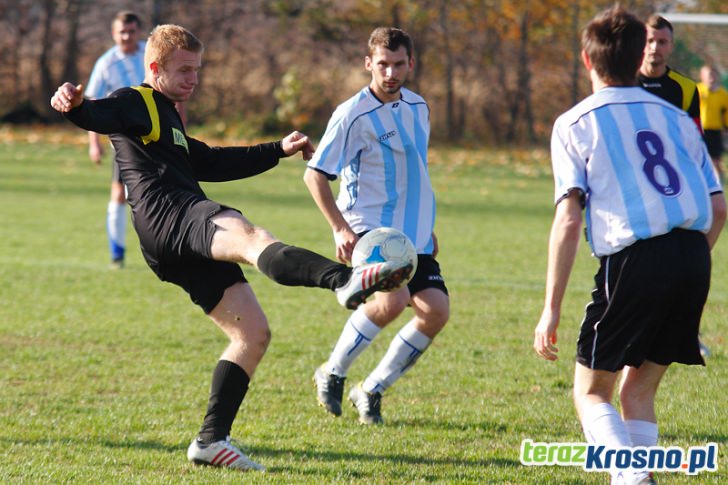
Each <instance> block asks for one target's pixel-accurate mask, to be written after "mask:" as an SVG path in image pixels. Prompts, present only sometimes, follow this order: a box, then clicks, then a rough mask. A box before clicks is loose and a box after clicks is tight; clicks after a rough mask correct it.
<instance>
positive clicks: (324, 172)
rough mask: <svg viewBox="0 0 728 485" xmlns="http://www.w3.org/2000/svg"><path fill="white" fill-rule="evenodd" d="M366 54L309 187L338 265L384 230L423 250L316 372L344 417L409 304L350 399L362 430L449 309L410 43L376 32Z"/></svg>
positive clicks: (426, 117) (324, 396)
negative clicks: (362, 74)
mask: <svg viewBox="0 0 728 485" xmlns="http://www.w3.org/2000/svg"><path fill="white" fill-rule="evenodd" d="M368 47H369V53H368V55H367V56H366V57H365V61H364V65H365V68H366V69H367V71H369V72H371V73H372V80H371V83H370V84H369V86H367V87H365V88H364V89H362V90H361V91H360V92H358V93H357V94H355V95H354V96H353V97H352V98H350V99H349V100H348V101H346V102H344V103H343V104H341V105H340V106H339V107H338V108H337V109H336V111H335V112H334V114H333V115H332V117H331V120H330V121H329V124H328V127H327V128H326V133H325V134H324V136H323V138H322V140H321V143H320V144H319V147H318V149H317V151H316V153H315V154H314V156H313V158H312V159H311V161H310V162H309V163H308V169H307V170H306V173H305V175H304V180H305V182H306V185H307V186H308V189H309V191H310V192H311V195H312V196H313V199H314V201H315V202H316V204H317V205H318V207H319V209H320V210H321V212H322V213H323V215H324V217H325V218H326V220H327V221H328V223H329V225H330V226H331V229H332V231H333V233H334V241H335V244H336V256H337V258H338V259H339V260H340V261H350V260H351V254H352V250H353V248H354V245H355V244H356V242H357V241H358V239H359V237H360V236H362V235H363V234H364V233H366V232H367V231H370V230H372V229H374V228H377V227H381V226H386V227H393V228H395V229H398V230H400V231H402V232H404V233H405V234H407V236H408V237H409V238H410V239H411V240H412V242H413V243H414V245H415V247H416V248H417V252H418V266H417V271H416V273H415V275H414V277H413V278H412V280H411V281H410V282H409V284H408V285H407V287H404V288H401V289H399V290H398V291H396V292H392V293H381V292H380V293H376V294H375V298H374V299H373V300H371V301H370V302H368V303H366V304H365V305H361V306H359V307H358V308H357V309H356V311H354V313H352V315H351V317H350V318H349V319H348V321H347V323H346V324H345V326H344V330H343V332H342V334H341V336H340V337H339V340H338V342H337V343H336V346H335V347H334V350H333V352H332V353H331V355H330V356H329V359H328V361H327V362H325V363H324V364H323V365H322V366H321V367H319V368H318V369H316V372H315V374H314V381H315V383H316V387H317V397H318V401H319V403H320V404H321V405H322V406H323V407H324V408H325V409H326V410H327V411H328V412H329V413H331V414H333V415H335V416H339V415H341V401H342V398H343V392H344V380H345V378H346V375H347V372H348V370H349V367H350V366H351V364H352V363H353V362H354V360H355V359H356V358H357V357H358V356H359V355H360V354H361V353H362V352H363V351H364V349H366V348H367V347H368V346H369V344H370V343H371V342H372V340H373V339H374V338H375V337H376V336H377V334H379V332H380V331H381V329H382V328H384V327H385V326H386V325H388V324H389V323H390V322H392V321H393V320H394V319H395V318H397V317H398V316H399V315H400V314H401V313H402V311H404V309H405V308H406V307H407V305H410V306H411V307H412V309H413V310H414V313H415V315H414V318H412V320H410V321H409V323H407V324H406V325H405V326H404V327H403V328H402V329H401V330H400V331H399V333H398V334H397V336H396V337H395V338H394V340H393V341H392V343H391V345H390V347H389V350H388V351H387V353H386V354H385V355H384V357H383V359H382V360H381V362H380V363H379V365H378V366H377V367H376V368H375V369H374V370H373V371H372V372H371V373H370V374H369V376H368V377H367V378H366V379H365V380H364V381H363V382H360V383H359V384H357V385H356V386H354V387H353V388H352V389H351V392H350V393H349V400H350V401H351V402H352V403H353V404H354V406H355V407H356V408H357V410H358V412H359V420H360V422H362V423H364V424H377V423H381V422H382V416H381V400H382V394H383V393H384V391H385V390H386V389H387V388H389V387H390V386H392V385H393V384H394V383H395V382H396V381H397V379H399V378H400V377H401V376H402V375H403V374H404V373H405V372H406V371H407V370H408V369H410V368H411V367H412V365H414V363H415V362H416V361H417V359H418V358H419V357H420V355H422V353H423V352H424V351H425V350H426V349H427V347H428V346H429V345H430V343H431V342H432V340H433V339H434V338H435V336H436V335H437V334H438V333H439V332H440V330H442V328H443V327H444V326H445V324H446V323H447V320H448V318H449V313H450V303H449V298H448V292H447V288H446V287H445V282H444V280H443V278H442V276H441V274H440V267H439V265H438V263H437V261H436V260H435V257H436V256H437V253H438V245H437V238H436V237H435V234H434V225H435V197H434V195H433V192H432V185H431V183H430V178H429V175H428V171H427V148H428V142H429V136H430V112H429V108H428V106H427V103H426V102H425V100H424V99H422V97H420V96H419V95H417V94H415V93H413V92H412V91H410V90H408V89H406V88H404V87H403V85H404V83H405V82H406V81H407V78H408V76H409V74H410V72H411V71H412V69H413V68H414V57H413V44H412V40H411V39H410V37H409V36H408V35H407V34H406V33H405V32H404V31H402V30H400V29H395V28H378V29H375V30H374V31H373V32H372V34H371V36H370V38H369V44H368ZM337 177H341V182H340V191H339V196H338V200H335V199H334V195H333V192H332V189H331V186H330V181H333V180H335V179H336V178H337Z"/></svg>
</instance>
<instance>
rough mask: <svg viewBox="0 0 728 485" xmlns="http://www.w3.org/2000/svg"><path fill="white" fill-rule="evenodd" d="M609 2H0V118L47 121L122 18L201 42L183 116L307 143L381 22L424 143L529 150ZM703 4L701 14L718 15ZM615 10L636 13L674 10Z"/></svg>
mask: <svg viewBox="0 0 728 485" xmlns="http://www.w3.org/2000/svg"><path fill="white" fill-rule="evenodd" d="M611 3H612V2H606V1H605V2H592V1H586V0H575V1H566V0H541V1H538V2H535V1H530V0H512V1H506V0H459V1H448V0H420V1H408V0H401V1H397V0H395V1H382V0H351V1H350V0H267V1H266V0H245V1H243V0H194V1H192V0H129V1H112V0H101V1H93V0H0V32H2V35H0V56H2V58H1V59H0V83H2V89H0V116H3V117H4V118H3V119H5V120H6V121H7V120H13V119H32V118H33V117H34V116H37V117H38V118H39V119H40V120H43V121H50V122H52V121H57V120H58V119H59V118H58V116H56V115H54V114H53V113H51V112H50V111H49V106H48V99H49V98H50V96H51V94H52V92H53V91H54V90H55V87H56V86H57V85H58V84H59V83H60V82H61V81H63V80H69V81H72V82H77V83H78V82H83V83H85V82H86V81H87V80H88V76H89V74H90V72H91V68H92V67H93V63H94V61H95V60H96V58H97V57H98V56H99V55H101V54H102V53H103V52H104V51H105V50H106V49H108V48H109V47H110V46H111V45H112V40H111V36H110V20H111V18H112V17H113V15H114V14H115V13H116V12H117V11H118V10H121V9H133V10H135V11H136V12H137V13H139V14H140V15H141V16H142V17H143V18H144V19H147V21H146V25H145V29H146V30H147V31H148V30H149V29H150V28H151V27H152V26H154V25H156V24H159V23H177V24H180V25H183V26H185V27H187V28H188V29H190V30H191V31H192V32H194V33H195V34H196V35H197V36H198V37H199V38H200V39H201V40H202V41H203V42H204V43H205V46H206V51H205V56H204V59H203V60H204V67H203V72H202V83H201V86H200V87H199V90H198V92H197V93H196V95H195V96H194V97H193V100H192V101H191V103H190V108H189V114H190V120H191V121H192V122H193V123H205V124H231V123H232V124H244V125H246V126H248V127H250V128H251V129H252V130H254V131H258V132H262V131H273V132H276V131H281V130H284V129H288V128H290V127H296V128H301V129H307V130H308V131H309V132H310V133H311V134H312V135H314V136H318V135H320V134H321V133H322V132H323V129H324V127H325V123H326V121H327V119H328V117H329V115H330V114H331V111H332V109H333V108H334V107H335V106H336V105H337V104H338V103H340V102H342V101H343V100H345V99H346V98H348V97H349V96H351V95H352V94H353V93H354V92H356V91H357V90H358V89H360V88H361V87H362V86H364V85H365V84H366V83H367V82H368V73H366V72H365V71H364V61H363V58H364V56H365V55H366V40H367V38H368V34H369V32H370V31H371V30H372V28H374V27H376V26H379V25H394V26H398V27H401V28H403V29H405V30H407V31H408V32H409V33H410V34H411V35H412V37H413V38H414V40H415V47H416V53H415V55H416V70H415V73H414V76H413V78H412V79H411V81H410V84H409V87H410V88H412V89H413V90H415V91H417V92H419V93H421V94H422V95H424V96H425V97H426V98H427V99H428V101H429V103H430V107H431V111H432V114H431V117H432V125H433V138H435V139H439V140H451V141H474V142H478V143H484V144H504V143H534V142H537V141H543V140H545V139H547V138H548V135H549V133H550V129H551V123H552V122H553V119H554V118H555V116H556V115H557V114H558V113H560V112H562V111H564V110H565V109H567V108H568V107H569V106H571V105H572V104H574V103H575V102H576V101H578V100H579V99H581V98H583V97H584V96H585V95H587V94H588V92H589V85H588V82H587V79H586V76H585V74H584V73H583V69H582V68H581V66H580V64H579V57H578V54H579V37H580V29H581V27H582V26H583V24H584V22H585V21H586V20H587V19H589V18H591V17H592V16H593V15H594V13H595V12H596V11H597V10H599V9H601V8H604V7H605V6H608V5H610V4H611ZM675 3H677V4H680V2H675ZM710 3H711V1H710V0H706V1H703V2H700V1H698V2H693V3H692V4H691V8H693V9H694V10H700V9H701V8H702V9H705V8H709V7H710V5H709V4H710ZM712 3H715V7H714V9H713V10H712V11H720V9H726V8H728V7H726V6H725V5H722V3H721V2H717V3H716V2H712ZM627 6H628V7H630V8H632V9H633V10H634V11H636V12H637V13H638V14H640V15H642V16H645V17H646V16H647V15H649V14H650V13H652V12H654V11H655V10H660V9H664V8H674V7H676V6H679V5H671V4H670V2H655V1H649V0H648V1H632V2H627ZM699 7H700V8H699ZM704 11H707V10H704ZM677 56H678V57H677V60H676V62H683V63H686V64H689V65H687V66H685V67H683V70H684V71H685V70H690V69H693V68H695V65H696V64H699V63H700V59H699V57H700V56H699V54H693V53H692V52H690V51H689V49H687V50H686V48H683V49H682V53H677Z"/></svg>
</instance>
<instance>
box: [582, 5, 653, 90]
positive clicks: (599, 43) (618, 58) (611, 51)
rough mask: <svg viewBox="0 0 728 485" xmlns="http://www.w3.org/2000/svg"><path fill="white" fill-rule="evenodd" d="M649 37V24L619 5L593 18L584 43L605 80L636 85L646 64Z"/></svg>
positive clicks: (588, 26)
mask: <svg viewBox="0 0 728 485" xmlns="http://www.w3.org/2000/svg"><path fill="white" fill-rule="evenodd" d="M646 39H647V30H646V29H645V24H643V23H642V21H641V20H640V19H638V18H637V17H636V16H634V15H633V14H631V13H629V12H628V11H626V10H624V9H623V8H622V7H620V6H615V7H612V8H609V9H607V10H604V11H603V12H601V13H600V14H598V15H597V16H596V17H594V18H593V19H592V21H591V22H589V24H588V25H587V26H586V28H585V29H584V33H583V35H582V38H581V45H582V48H583V49H584V51H585V52H586V54H587V56H589V60H590V61H591V64H592V67H593V68H594V70H595V71H596V72H597V74H598V75H599V77H600V78H601V79H602V80H603V81H605V82H607V83H609V84H613V85H622V86H632V85H634V84H635V82H636V78H637V71H638V70H639V68H640V65H641V64H642V56H643V55H644V50H645V42H646Z"/></svg>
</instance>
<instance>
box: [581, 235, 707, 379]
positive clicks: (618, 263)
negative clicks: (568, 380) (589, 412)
mask: <svg viewBox="0 0 728 485" xmlns="http://www.w3.org/2000/svg"><path fill="white" fill-rule="evenodd" d="M594 282H595V284H596V287H595V288H594V290H593V291H592V301H591V302H590V303H589V305H587V307H586V315H585V317H584V321H583V322H582V325H581V333H580V335H579V339H578V342H577V354H576V360H577V362H579V363H580V364H582V365H584V366H586V367H589V368H591V369H595V370H606V371H610V372H616V371H618V370H620V369H622V368H623V367H624V366H626V365H628V366H632V367H639V366H640V365H641V364H642V362H644V361H645V360H649V361H651V362H654V363H656V364H660V365H669V364H671V363H673V362H679V363H682V364H689V365H695V364H699V365H705V362H704V361H703V358H702V357H701V355H700V348H699V344H698V330H699V328H700V318H701V315H702V312H703V306H704V304H705V300H706V298H707V296H708V290H709V288H710V249H709V247H708V242H707V239H706V238H705V235H704V234H703V233H700V232H697V231H686V230H681V229H676V230H673V231H672V232H670V233H668V234H665V235H662V236H658V237H654V238H651V239H646V240H642V241H637V242H636V243H634V244H633V245H632V246H630V247H628V248H625V249H623V250H622V251H620V252H618V253H616V254H612V255H610V256H604V257H602V258H601V260H600V266H599V271H598V272H597V274H596V276H595V277H594Z"/></svg>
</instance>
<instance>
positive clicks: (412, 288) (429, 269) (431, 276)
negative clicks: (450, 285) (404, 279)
mask: <svg viewBox="0 0 728 485" xmlns="http://www.w3.org/2000/svg"><path fill="white" fill-rule="evenodd" d="M407 288H409V292H410V295H414V294H415V293H417V292H419V291H422V290H425V289H427V288H437V289H438V290H441V291H442V292H443V293H445V294H446V295H447V294H448V292H447V287H446V286H445V280H444V279H443V277H442V274H440V265H439V264H438V263H437V261H436V260H435V258H433V257H432V255H430V254H418V255H417V271H415V274H414V276H412V279H410V280H409V282H408V283H407Z"/></svg>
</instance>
